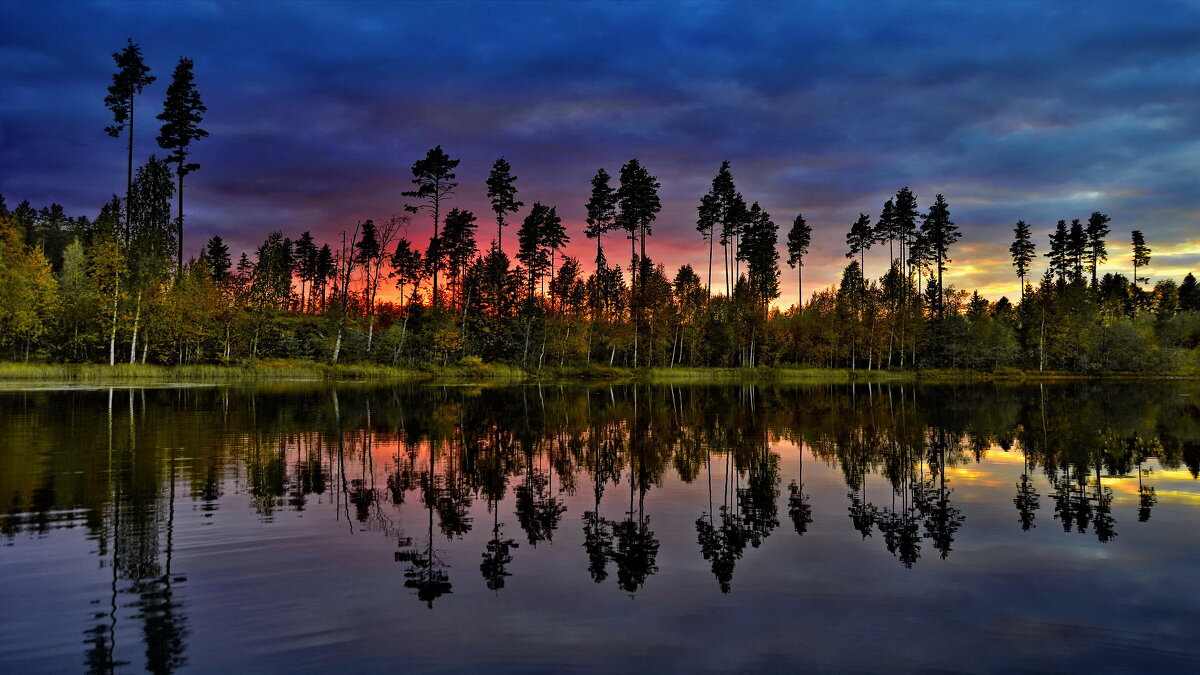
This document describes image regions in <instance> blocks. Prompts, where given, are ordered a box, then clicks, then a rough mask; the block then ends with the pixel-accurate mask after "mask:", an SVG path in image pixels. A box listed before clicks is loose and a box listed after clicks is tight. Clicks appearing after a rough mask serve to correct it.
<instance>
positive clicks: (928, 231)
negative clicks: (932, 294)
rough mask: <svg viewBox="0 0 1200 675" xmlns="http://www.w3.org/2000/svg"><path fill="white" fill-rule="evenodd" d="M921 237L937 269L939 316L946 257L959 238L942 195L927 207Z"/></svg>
mask: <svg viewBox="0 0 1200 675" xmlns="http://www.w3.org/2000/svg"><path fill="white" fill-rule="evenodd" d="M921 235H922V238H923V239H924V240H925V242H926V244H927V245H928V246H929V252H930V253H931V255H932V260H933V262H934V264H935V265H936V269H937V286H938V298H937V303H938V304H937V311H938V314H939V315H940V314H942V313H944V312H945V306H946V291H945V286H943V285H942V273H943V272H945V270H946V263H948V262H951V260H950V256H949V255H948V254H949V251H950V246H952V245H953V244H954V243H955V242H957V241H958V237H959V230H958V227H957V226H955V225H954V223H953V222H952V221H951V220H950V207H949V206H948V205H947V204H946V200H945V198H944V197H942V195H938V196H937V197H936V198H935V199H934V203H933V205H932V206H930V207H929V213H927V214H925V218H924V219H923V220H922V221H921Z"/></svg>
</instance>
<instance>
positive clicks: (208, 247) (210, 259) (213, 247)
mask: <svg viewBox="0 0 1200 675" xmlns="http://www.w3.org/2000/svg"><path fill="white" fill-rule="evenodd" d="M311 242H312V239H311V237H310V239H309V243H311ZM203 257H204V261H205V263H206V264H207V265H208V270H209V273H210V274H211V275H212V279H213V281H215V282H217V283H224V282H225V281H226V280H228V279H229V270H230V268H231V267H232V266H233V263H232V262H231V260H230V258H229V246H227V245H226V244H225V242H224V240H222V239H221V237H220V236H216V235H214V236H213V238H212V239H209V240H208V243H207V244H205V245H204V254H203Z"/></svg>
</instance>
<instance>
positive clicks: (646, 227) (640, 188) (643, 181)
mask: <svg viewBox="0 0 1200 675" xmlns="http://www.w3.org/2000/svg"><path fill="white" fill-rule="evenodd" d="M658 188H659V183H658V179H657V178H655V177H654V176H652V175H650V172H649V171H647V170H646V167H644V166H642V163H641V162H640V161H638V160H637V158H634V159H631V160H629V161H628V162H626V163H625V165H624V166H622V167H621V184H620V186H619V187H618V188H617V192H616V198H617V205H618V207H619V208H620V210H619V212H618V214H617V223H618V224H619V225H620V226H621V228H622V229H624V230H625V231H626V232H629V236H630V238H631V239H633V240H634V241H637V242H639V243H640V254H641V255H640V260H641V261H642V263H641V264H642V265H645V264H646V237H647V236H648V235H649V234H650V233H651V231H650V226H651V224H652V223H653V222H654V219H655V218H657V217H658V212H659V211H661V210H662V203H661V202H660V201H659V199H658ZM631 265H632V263H631ZM631 273H633V278H634V279H635V281H634V285H635V286H636V278H637V276H638V275H637V273H636V272H634V271H633V270H632V269H631ZM635 292H636V289H635Z"/></svg>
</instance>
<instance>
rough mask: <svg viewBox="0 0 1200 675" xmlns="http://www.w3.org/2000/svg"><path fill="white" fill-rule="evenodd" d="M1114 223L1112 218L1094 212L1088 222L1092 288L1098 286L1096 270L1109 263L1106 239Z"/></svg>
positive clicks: (1089, 264) (1088, 264)
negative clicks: (1109, 225) (1111, 223)
mask: <svg viewBox="0 0 1200 675" xmlns="http://www.w3.org/2000/svg"><path fill="white" fill-rule="evenodd" d="M1110 222H1112V218H1109V217H1108V216H1107V215H1105V214H1103V213H1100V212H1099V211H1093V212H1092V215H1091V217H1090V218H1088V222H1087V230H1086V232H1087V241H1088V244H1087V256H1088V263H1087V267H1088V271H1090V272H1091V273H1092V286H1095V285H1096V270H1098V269H1099V268H1100V264H1101V263H1104V262H1106V261H1108V249H1107V248H1106V247H1105V242H1104V238H1105V237H1107V236H1108V233H1109V227H1108V224H1109V223H1110Z"/></svg>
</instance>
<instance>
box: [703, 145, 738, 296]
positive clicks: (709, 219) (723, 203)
mask: <svg viewBox="0 0 1200 675" xmlns="http://www.w3.org/2000/svg"><path fill="white" fill-rule="evenodd" d="M736 198H737V188H735V187H734V184H733V174H732V172H730V170H729V160H725V161H723V162H721V166H720V168H719V169H717V175H716V176H714V177H713V180H712V187H711V188H710V189H709V191H708V193H707V194H705V195H704V196H703V197H701V198H700V205H699V206H698V207H697V209H696V210H697V218H696V229H697V230H699V231H700V233H701V234H702V235H703V236H704V239H705V240H707V241H708V292H709V296H710V297H711V296H712V258H713V241H714V240H715V239H716V236H717V232H716V229H717V227H718V226H720V228H721V230H720V239H721V248H722V249H723V251H724V254H725V269H726V273H725V295H727V296H728V295H730V294H731V293H732V291H731V290H730V280H729V271H728V270H729V253H730V251H729V244H730V243H732V241H733V240H734V238H735V235H736V232H735V230H736V228H737V226H738V225H740V222H735V220H734V218H733V217H732V216H736V215H737V214H736V213H735V212H734V203H735V200H736Z"/></svg>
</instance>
